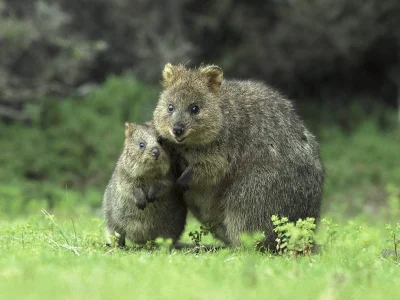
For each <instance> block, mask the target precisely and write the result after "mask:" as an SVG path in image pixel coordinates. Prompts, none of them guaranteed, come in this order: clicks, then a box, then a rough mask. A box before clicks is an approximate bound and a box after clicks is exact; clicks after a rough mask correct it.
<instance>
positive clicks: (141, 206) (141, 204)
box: [136, 200, 147, 210]
mask: <svg viewBox="0 0 400 300" xmlns="http://www.w3.org/2000/svg"><path fill="white" fill-rule="evenodd" d="M146 205H147V202H146V200H142V201H136V207H137V208H139V209H140V210H144V209H145V207H146Z"/></svg>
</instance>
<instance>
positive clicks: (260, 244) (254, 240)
mask: <svg viewBox="0 0 400 300" xmlns="http://www.w3.org/2000/svg"><path fill="white" fill-rule="evenodd" d="M240 242H241V244H242V245H243V246H244V248H246V249H248V250H254V251H256V252H264V251H265V250H266V247H265V233H264V232H255V233H253V234H249V233H244V234H242V235H241V236H240Z"/></svg>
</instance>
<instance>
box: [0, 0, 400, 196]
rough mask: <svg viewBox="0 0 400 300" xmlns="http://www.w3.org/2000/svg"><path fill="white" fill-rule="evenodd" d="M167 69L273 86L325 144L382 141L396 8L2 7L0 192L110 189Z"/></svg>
mask: <svg viewBox="0 0 400 300" xmlns="http://www.w3.org/2000/svg"><path fill="white" fill-rule="evenodd" d="M167 62H183V63H187V64H188V65H198V64H200V63H202V62H205V63H215V64H218V65H220V66H221V67H222V68H223V70H224V72H225V76H226V77H236V78H254V79H260V80H263V81H265V82H268V83H269V84H270V85H272V86H273V87H275V88H278V89H279V90H281V91H282V92H283V93H284V94H286V95H288V96H289V97H291V98H293V99H296V105H297V107H298V109H299V110H300V112H301V115H302V116H303V117H304V118H305V119H306V121H307V123H308V124H309V126H310V127H312V130H313V132H315V133H316V134H318V135H319V136H320V138H321V139H322V138H324V136H325V137H328V138H329V137H331V133H327V131H323V130H324V128H330V129H332V128H336V127H339V128H341V130H342V131H344V132H345V134H349V133H350V132H352V131H354V130H355V129H356V128H357V126H358V125H359V124H361V123H362V122H363V121H364V120H365V118H366V117H373V118H374V119H375V120H377V127H378V130H386V131H387V130H390V129H391V128H393V122H392V121H391V119H393V117H390V116H393V115H394V114H393V112H394V111H396V110H398V109H399V107H400V1H398V0H385V1H382V0H264V1H260V0H254V1H244V0H220V1H194V0H182V1H178V0H175V1H174V0H166V1H145V0H112V1H110V0H107V1H106V0H91V1H82V0H18V1H16V0H0V148H1V152H2V154H1V156H0V166H1V171H0V180H1V181H10V180H11V181H13V180H17V181H19V180H21V179H23V180H29V181H30V182H39V183H41V184H42V185H43V184H45V183H52V184H55V185H57V186H64V187H65V186H66V185H67V186H71V187H74V188H83V187H87V186H97V187H104V185H105V183H106V182H107V179H108V177H109V175H110V172H111V170H112V167H113V164H114V162H115V159H116V157H117V155H118V153H119V151H120V148H121V145H122V139H123V131H122V130H123V127H122V125H123V123H124V122H126V121H144V120H147V119H149V118H150V117H151V111H152V109H153V106H154V103H155V102H156V100H157V94H158V92H159V84H158V82H159V80H160V75H161V70H162V68H163V66H164V64H165V63H167ZM399 116H400V110H399ZM329 132H330V131H329ZM377 134H379V133H377ZM379 142H382V141H381V140H379ZM373 143H374V142H373V141H371V144H373ZM344 144H345V143H344ZM368 145H369V144H368ZM328 152H330V151H328ZM378 152H379V151H377V152H376V156H377V157H378V156H379V155H380V154H378ZM330 153H331V154H332V155H335V154H334V153H335V152H334V151H333V152H330ZM336 153H337V152H336ZM392 154H393V156H391V158H390V159H391V160H392V159H394V157H395V152H392ZM390 163H392V162H391V161H389V160H388V164H390ZM342 175H343V174H342ZM351 176H352V175H349V178H350V177H351ZM371 176H372V175H371ZM340 177H341V175H340V174H338V176H337V178H340ZM346 178H347V177H346ZM379 184H382V185H383V182H382V183H379ZM49 197H50V196H49Z"/></svg>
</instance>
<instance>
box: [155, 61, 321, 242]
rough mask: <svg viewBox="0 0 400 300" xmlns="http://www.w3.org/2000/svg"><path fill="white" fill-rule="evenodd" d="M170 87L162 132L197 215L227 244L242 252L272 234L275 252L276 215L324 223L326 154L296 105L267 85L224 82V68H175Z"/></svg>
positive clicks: (167, 78)
mask: <svg viewBox="0 0 400 300" xmlns="http://www.w3.org/2000/svg"><path fill="white" fill-rule="evenodd" d="M163 87H164V90H163V92H162V93H161V95H160V98H159V102H158V104H157V107H156V109H155V111H154V125H155V128H156V130H157V131H158V133H159V134H160V136H161V137H162V138H164V139H166V140H167V141H168V142H169V143H170V144H171V145H170V147H173V148H175V149H176V151H178V153H179V154H180V163H179V164H180V166H182V171H184V172H183V174H182V175H181V176H180V178H178V181H177V183H178V184H180V185H182V186H186V187H187V190H186V192H185V194H184V199H185V201H186V203H187V204H188V207H189V209H190V210H191V211H192V213H193V214H194V215H195V216H196V217H197V218H198V219H199V220H200V221H201V222H202V223H203V224H209V225H211V226H213V227H214V229H215V233H216V236H217V237H218V238H219V239H221V240H223V241H225V242H226V243H228V244H234V245H237V244H239V243H240V235H241V234H242V233H244V232H255V231H264V232H265V234H266V236H267V244H268V246H269V247H274V244H275V242H274V239H275V238H274V234H273V229H272V223H271V220H270V218H271V215H273V214H279V215H282V216H287V217H289V218H290V220H292V221H294V220H297V219H298V218H306V217H315V218H316V219H318V218H319V216H320V206H321V197H322V191H323V182H324V168H323V165H322V162H321V160H320V155H319V146H318V143H317V142H316V140H315V137H314V136H313V135H312V134H311V133H310V132H309V131H308V130H307V128H306V127H305V126H304V124H303V122H302V121H301V119H300V118H299V116H298V115H297V114H296V112H295V111H294V109H293V106H292V103H291V102H290V101H289V100H287V99H286V98H284V97H283V96H282V95H280V94H279V93H278V92H276V91H274V90H273V89H271V88H270V87H268V86H266V85H265V84H263V83H259V82H255V81H234V80H223V74H222V70H221V69H220V68H219V67H217V66H201V67H200V68H198V69H187V68H186V67H184V66H183V65H177V66H173V65H171V64H167V65H166V66H165V68H164V71H163ZM169 106H170V107H172V108H173V110H172V111H169ZM193 106H196V107H198V108H199V109H200V110H199V112H198V113H196V114H195V113H193ZM195 111H196V110H195ZM176 124H180V126H183V127H184V132H183V134H181V135H179V136H176V134H175V133H174V130H173V128H174V126H175V125H176Z"/></svg>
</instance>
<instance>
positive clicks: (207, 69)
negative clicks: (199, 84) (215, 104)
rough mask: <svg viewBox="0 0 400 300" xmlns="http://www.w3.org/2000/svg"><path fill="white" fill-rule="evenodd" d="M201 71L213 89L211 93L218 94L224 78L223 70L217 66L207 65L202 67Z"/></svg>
mask: <svg viewBox="0 0 400 300" xmlns="http://www.w3.org/2000/svg"><path fill="white" fill-rule="evenodd" d="M199 71H200V73H201V75H202V76H204V77H205V79H206V80H207V84H208V87H209V88H210V89H211V91H213V92H214V93H216V92H218V91H219V88H220V87H221V83H222V79H223V77H224V76H223V74H224V73H223V72H222V69H221V68H220V67H218V66H215V65H207V66H204V67H200V68H199Z"/></svg>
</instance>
